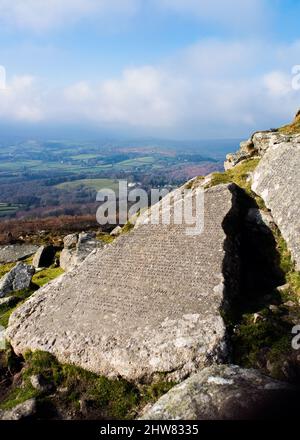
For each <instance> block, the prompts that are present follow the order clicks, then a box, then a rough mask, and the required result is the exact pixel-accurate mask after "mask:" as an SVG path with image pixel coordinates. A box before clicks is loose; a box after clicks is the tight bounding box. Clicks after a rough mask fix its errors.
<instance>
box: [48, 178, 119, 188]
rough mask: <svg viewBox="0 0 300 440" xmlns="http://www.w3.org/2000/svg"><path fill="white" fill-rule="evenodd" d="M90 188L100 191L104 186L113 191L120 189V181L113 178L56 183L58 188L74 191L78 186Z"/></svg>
mask: <svg viewBox="0 0 300 440" xmlns="http://www.w3.org/2000/svg"><path fill="white" fill-rule="evenodd" d="M82 187H85V188H88V189H92V190H95V191H99V190H101V189H104V188H108V189H112V190H113V191H118V188H119V182H118V181H117V180H113V179H82V180H73V181H72V182H64V183H60V184H59V185H56V188H58V189H62V190H67V191H73V190H76V189H78V188H82Z"/></svg>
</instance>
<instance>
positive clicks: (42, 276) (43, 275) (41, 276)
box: [32, 267, 64, 287]
mask: <svg viewBox="0 0 300 440" xmlns="http://www.w3.org/2000/svg"><path fill="white" fill-rule="evenodd" d="M63 273H64V271H63V270H62V269H61V268H60V267H50V268H48V269H44V270H41V271H40V272H37V273H36V274H35V275H34V276H33V278H32V282H33V283H34V284H36V285H37V286H39V287H43V286H45V284H48V283H49V282H50V281H53V280H55V278H58V277H59V276H60V275H62V274H63Z"/></svg>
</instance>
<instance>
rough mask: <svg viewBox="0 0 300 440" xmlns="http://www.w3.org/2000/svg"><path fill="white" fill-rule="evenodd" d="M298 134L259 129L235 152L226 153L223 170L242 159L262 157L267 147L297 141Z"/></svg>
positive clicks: (299, 137)
mask: <svg viewBox="0 0 300 440" xmlns="http://www.w3.org/2000/svg"><path fill="white" fill-rule="evenodd" d="M299 142H300V135H299V134H294V135H292V134H291V135H287V134H283V133H279V132H277V131H275V130H274V131H259V132H257V133H254V135H253V136H252V137H251V138H250V139H249V140H248V141H245V142H241V144H240V149H239V150H238V151H237V152H236V153H232V154H228V155H227V157H226V162H225V164H224V167H225V170H230V169H231V168H234V167H235V166H236V165H238V164H239V163H240V162H242V161H243V160H247V159H250V158H253V157H263V156H264V155H265V154H266V152H267V151H268V150H269V148H271V147H273V146H276V145H278V144H282V143H292V144H293V143H299Z"/></svg>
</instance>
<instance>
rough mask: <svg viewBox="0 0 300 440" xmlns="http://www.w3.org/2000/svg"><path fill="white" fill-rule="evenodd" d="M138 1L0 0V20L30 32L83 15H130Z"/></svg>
mask: <svg viewBox="0 0 300 440" xmlns="http://www.w3.org/2000/svg"><path fill="white" fill-rule="evenodd" d="M137 1H138V0H0V22H2V23H3V24H6V25H9V26H17V27H19V28H24V29H29V30H33V31H38V32H39V31H47V30H49V29H51V28H58V27H62V26H63V27H66V26H68V25H70V24H74V23H76V22H78V21H81V20H83V19H86V18H97V17H98V18H99V17H103V16H105V17H106V18H107V16H110V15H111V16H116V15H117V16H123V17H124V16H131V15H132V14H134V13H135V11H136V7H137V4H138V3H137Z"/></svg>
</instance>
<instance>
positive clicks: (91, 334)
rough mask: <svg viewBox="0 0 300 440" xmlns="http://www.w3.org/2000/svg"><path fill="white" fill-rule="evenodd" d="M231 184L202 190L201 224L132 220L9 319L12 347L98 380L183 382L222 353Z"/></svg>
mask: <svg viewBox="0 0 300 440" xmlns="http://www.w3.org/2000/svg"><path fill="white" fill-rule="evenodd" d="M236 198H237V195H236V187H235V186H234V185H220V186H217V187H214V188H211V189H208V190H206V191H205V227H204V232H203V233H202V234H201V235H196V236H189V235H187V234H186V229H187V225H186V224H182V225H161V224H158V225H153V224H140V225H139V226H138V227H136V228H135V229H134V230H133V231H132V232H130V233H129V234H126V235H122V236H121V237H119V238H117V239H116V240H115V241H114V243H112V244H111V245H109V246H107V247H105V248H104V249H103V250H101V251H98V252H96V253H94V254H91V255H90V256H89V257H88V258H87V259H86V261H85V262H84V263H83V264H82V265H80V266H79V267H78V268H77V269H75V270H73V271H72V272H70V273H67V274H65V275H64V276H63V277H61V278H59V279H58V280H55V281H54V282H53V283H51V284H50V285H48V286H46V287H44V288H42V289H40V290H39V291H38V292H36V294H34V295H33V297H31V298H30V299H29V300H28V301H27V302H26V303H25V304H23V305H22V306H20V307H19V308H18V309H17V310H16V311H15V312H14V313H13V315H12V317H11V319H10V322H9V327H8V330H7V332H6V335H7V337H8V339H9V340H10V342H11V343H12V345H13V348H14V350H15V351H16V353H25V352H26V351H27V350H43V351H48V352H51V353H52V354H54V355H55V356H56V357H57V358H58V360H59V361H61V362H67V363H74V364H76V365H79V366H81V367H83V368H85V369H87V370H91V371H94V372H96V373H99V374H103V375H106V376H122V377H125V378H127V379H129V380H142V379H143V380H147V379H152V378H153V376H155V374H156V373H158V372H164V373H167V376H168V377H169V378H173V379H178V380H180V379H182V378H185V377H187V376H188V375H189V374H191V373H194V372H195V371H197V370H198V369H199V368H201V367H203V366H205V365H210V364H212V363H214V362H218V361H224V360H225V359H226V358H227V354H228V346H227V334H226V328H225V325H224V322H223V319H222V317H221V313H220V309H221V308H222V306H223V304H224V302H226V301H227V300H228V298H229V296H230V295H233V294H234V293H235V290H236V288H237V278H238V272H239V268H238V266H237V265H236V260H237V259H236V256H237V255H236V254H237V243H238V231H237V229H236V227H235V225H234V222H235V221H236V220H237V217H238V215H239V212H238V209H237V203H236Z"/></svg>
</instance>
